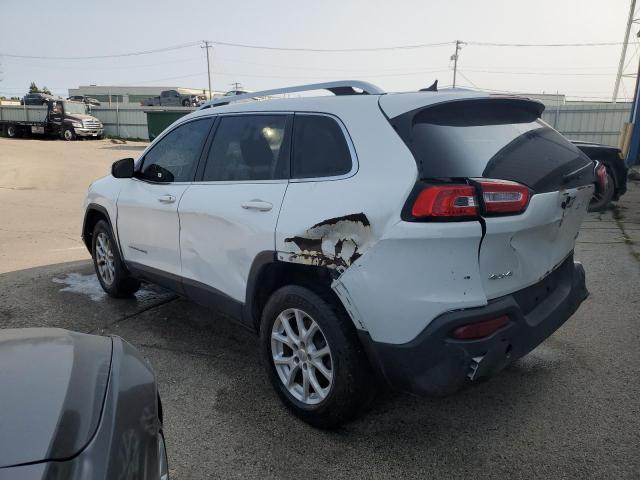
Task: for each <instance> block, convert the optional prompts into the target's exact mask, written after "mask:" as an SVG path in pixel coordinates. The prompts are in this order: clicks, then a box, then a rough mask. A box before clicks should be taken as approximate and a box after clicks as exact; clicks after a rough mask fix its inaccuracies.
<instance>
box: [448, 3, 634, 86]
mask: <svg viewBox="0 0 640 480" xmlns="http://www.w3.org/2000/svg"><path fill="white" fill-rule="evenodd" d="M633 1H634V2H635V0H633ZM462 45H464V42H461V41H460V40H456V52H455V53H454V54H453V55H451V60H453V88H456V74H457V73H458V52H459V51H460V50H462Z"/></svg>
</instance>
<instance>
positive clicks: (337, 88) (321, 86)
mask: <svg viewBox="0 0 640 480" xmlns="http://www.w3.org/2000/svg"><path fill="white" fill-rule="evenodd" d="M356 88H357V89H359V90H362V93H360V92H357V91H356ZM313 90H329V91H330V92H331V93H333V94H334V95H358V94H360V95H362V94H364V95H381V94H383V93H385V91H384V90H382V89H381V88H380V87H376V86H375V85H373V84H371V83H369V82H361V81H360V80H339V81H336V82H325V83H311V84H308V85H297V86H295V87H285V88H274V89H272V90H263V91H261V92H250V93H243V94H241V95H230V96H228V97H220V98H216V99H214V100H209V101H208V102H206V103H204V104H203V105H202V106H201V107H200V108H199V110H202V109H203V108H209V107H219V106H222V105H228V104H229V103H231V102H240V101H242V100H255V98H256V97H267V96H269V95H281V94H284V93H296V92H310V91H313Z"/></svg>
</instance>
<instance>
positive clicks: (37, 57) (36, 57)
mask: <svg viewBox="0 0 640 480" xmlns="http://www.w3.org/2000/svg"><path fill="white" fill-rule="evenodd" d="M200 43H201V42H190V43H183V44H181V45H173V46H171V47H164V48H156V49H153V50H140V51H137V52H127V53H115V54H111V55H91V56H86V57H56V56H40V55H16V54H13V53H3V52H0V57H7V58H30V59H33V60H93V59H99V58H117V57H133V56H137V55H149V54H152V53H161V52H168V51H171V50H179V49H181V48H188V47H194V46H196V45H200Z"/></svg>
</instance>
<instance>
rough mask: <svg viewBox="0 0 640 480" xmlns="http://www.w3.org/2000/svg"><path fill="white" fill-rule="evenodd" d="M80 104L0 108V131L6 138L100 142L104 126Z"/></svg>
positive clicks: (60, 102)
mask: <svg viewBox="0 0 640 480" xmlns="http://www.w3.org/2000/svg"><path fill="white" fill-rule="evenodd" d="M87 112H88V107H87V105H85V104H84V103H81V102H71V101H69V100H47V101H46V102H45V104H44V105H42V106H38V107H35V106H26V105H23V106H21V107H18V106H5V105H2V106H0V129H2V130H4V132H5V133H6V135H7V136H8V137H10V138H16V137H23V136H26V135H30V134H36V135H51V136H58V137H60V138H63V139H65V140H75V139H76V137H93V138H102V135H103V133H104V125H103V124H102V122H101V121H100V120H98V119H97V118H96V117H93V116H91V115H89V114H88V113H87Z"/></svg>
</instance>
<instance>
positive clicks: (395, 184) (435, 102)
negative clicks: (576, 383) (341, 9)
mask: <svg viewBox="0 0 640 480" xmlns="http://www.w3.org/2000/svg"><path fill="white" fill-rule="evenodd" d="M322 88H324V89H327V90H330V91H331V92H333V93H334V94H335V96H317V97H299V98H285V99H268V100H265V101H251V100H252V97H255V96H256V95H258V94H256V93H251V94H247V95H239V96H236V97H225V98H222V99H218V100H214V101H212V102H208V103H207V104H206V105H204V106H203V107H202V108H200V109H199V110H198V111H196V112H193V113H191V114H189V115H187V116H185V117H183V118H181V119H180V120H178V121H176V122H175V123H174V124H173V125H171V126H170V127H169V128H167V129H166V130H165V131H164V132H163V134H162V135H160V136H159V137H158V138H156V139H155V141H154V142H152V143H151V144H150V145H149V146H148V147H147V148H146V149H145V150H144V152H143V153H142V155H141V156H140V158H138V159H137V160H136V161H135V163H134V160H133V159H124V160H120V161H118V162H115V163H114V165H113V167H112V175H110V176H107V177H105V178H102V179H100V180H97V181H96V182H94V183H93V184H92V185H91V187H90V188H89V192H88V194H87V199H86V205H85V218H84V226H83V238H84V242H85V243H86V246H87V248H88V249H89V250H90V251H91V253H92V255H93V259H94V263H95V268H96V272H97V274H98V278H99V279H100V283H101V284H102V286H103V288H104V289H105V290H106V291H107V293H109V294H110V295H113V296H116V297H120V296H129V295H131V294H133V293H134V292H135V291H136V290H137V289H138V287H139V285H140V283H139V282H140V280H146V281H150V282H153V283H156V284H159V285H162V286H164V287H167V288H169V289H171V290H173V291H175V292H177V293H179V294H181V295H184V296H186V297H188V298H191V299H193V300H195V301H196V302H199V303H202V304H204V305H208V306H211V307H214V308H215V309H217V310H219V311H221V312H223V313H225V314H226V315H228V316H231V317H233V318H236V319H237V320H238V321H239V322H241V323H242V324H244V325H245V326H247V327H249V328H251V329H253V330H254V331H256V332H257V333H259V335H260V344H261V349H262V354H263V359H264V363H265V366H266V369H267V371H268V374H269V377H270V379H271V382H272V383H273V386H274V388H275V390H276V391H277V392H278V394H279V396H280V397H281V399H282V400H283V401H284V403H285V404H286V405H287V406H288V407H290V408H291V410H292V411H293V412H294V413H295V414H296V415H298V416H299V417H301V418H303V419H304V420H306V421H308V422H309V423H311V424H313V425H316V426H321V427H331V426H335V425H338V424H340V423H342V422H345V421H347V420H349V419H350V418H353V417H354V416H355V415H356V414H357V413H358V412H359V411H361V410H362V408H363V407H364V405H365V403H366V402H367V400H368V399H370V398H371V397H372V393H373V389H374V387H375V384H376V381H375V380H376V378H382V379H384V380H386V381H387V382H388V383H389V384H391V385H392V386H394V387H397V388H400V389H403V390H406V391H411V392H416V393H423V394H436V395H442V394H447V393H451V392H453V391H455V390H457V389H458V388H460V387H461V386H463V385H464V384H465V383H466V382H470V381H473V380H476V379H478V378H481V377H487V376H489V375H491V374H494V373H496V372H498V371H499V370H501V369H502V368H503V367H504V366H505V365H506V364H508V363H509V362H511V361H513V360H515V359H517V358H519V357H522V356H523V355H525V354H527V353H528V352H530V351H531V350H532V349H533V348H535V347H536V346H537V345H538V344H539V343H540V342H542V341H543V340H544V339H545V338H546V337H548V336H549V335H551V334H552V333H553V332H554V331H555V330H556V329H557V328H559V327H560V326H561V325H562V324H563V323H564V322H565V321H566V320H567V319H568V318H569V317H570V316H571V315H572V314H573V313H574V312H575V311H576V309H577V308H578V306H579V305H580V303H581V302H582V301H583V300H584V299H585V297H586V296H587V290H586V287H585V278H584V270H583V268H582V266H581V265H580V264H579V263H575V262H574V261H573V249H574V242H575V239H576V236H577V235H578V230H579V227H580V224H581V222H582V219H583V217H584V216H585V212H586V209H587V205H588V203H589V199H590V198H591V195H592V192H593V182H594V176H593V164H592V162H591V161H590V160H589V159H588V158H587V157H586V156H585V155H584V154H582V153H581V152H580V150H578V149H577V148H576V147H575V146H573V145H572V144H571V143H570V142H568V141H567V140H565V139H564V138H563V137H562V136H561V135H560V134H559V133H558V132H556V131H555V130H553V129H552V128H550V127H549V126H548V125H547V124H546V123H544V122H543V121H541V120H540V114H541V112H542V111H543V109H544V106H543V105H542V104H541V103H539V102H537V101H533V100H529V99H526V98H520V97H513V96H498V95H489V94H484V93H478V92H471V91H464V90H443V91H421V92H414V93H402V94H385V93H384V92H382V91H381V90H380V89H378V88H377V87H375V86H373V85H370V84H367V83H364V82H333V83H329V84H316V85H311V86H303V87H291V88H288V89H282V90H277V91H267V92H259V95H260V96H262V97H265V96H269V95H273V94H276V93H287V92H299V91H303V90H317V89H322ZM356 89H357V90H356ZM245 97H246V98H245ZM239 100H247V101H246V102H240V101H239Z"/></svg>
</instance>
